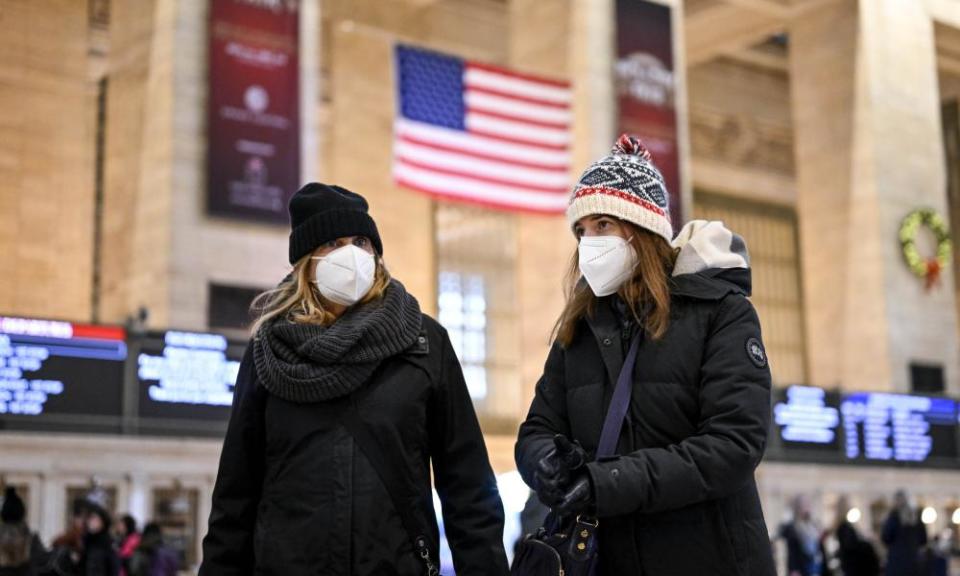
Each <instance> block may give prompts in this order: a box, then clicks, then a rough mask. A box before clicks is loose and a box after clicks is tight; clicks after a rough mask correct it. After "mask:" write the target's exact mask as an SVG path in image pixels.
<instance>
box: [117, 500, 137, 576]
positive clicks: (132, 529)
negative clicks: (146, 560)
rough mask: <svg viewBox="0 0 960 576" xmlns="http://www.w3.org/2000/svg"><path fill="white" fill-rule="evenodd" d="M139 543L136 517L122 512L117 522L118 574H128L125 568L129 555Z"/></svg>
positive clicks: (122, 575)
mask: <svg viewBox="0 0 960 576" xmlns="http://www.w3.org/2000/svg"><path fill="white" fill-rule="evenodd" d="M139 545H140V532H138V531H137V521H136V519H135V518H134V517H133V516H131V515H129V514H124V515H123V517H122V518H121V519H120V522H117V555H118V556H120V576H124V575H126V574H129V571H128V570H127V567H128V564H129V562H130V557H131V556H133V552H134V550H136V549H137V546H139Z"/></svg>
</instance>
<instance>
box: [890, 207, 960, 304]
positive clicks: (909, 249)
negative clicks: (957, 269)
mask: <svg viewBox="0 0 960 576" xmlns="http://www.w3.org/2000/svg"><path fill="white" fill-rule="evenodd" d="M921 226H926V227H927V228H928V229H929V230H930V231H931V232H933V235H934V237H935V238H936V240H937V253H936V255H935V256H933V257H929V258H924V257H923V256H921V255H920V251H919V250H917V244H916V238H917V230H919V228H920V227H921ZM950 245H951V242H950V230H949V229H948V228H947V223H946V222H945V221H944V219H943V217H942V216H940V215H939V214H937V213H936V212H934V211H933V210H930V209H928V208H920V209H918V210H914V211H913V212H910V213H909V214H907V216H906V217H905V218H904V219H903V221H902V222H901V223H900V247H901V249H902V250H903V259H904V260H906V262H907V266H908V267H909V268H910V271H911V272H913V273H914V275H916V276H918V277H920V278H923V279H924V281H925V283H926V287H927V289H928V290H929V289H930V288H931V287H932V286H934V285H935V284H937V282H938V281H939V279H940V271H941V270H943V269H944V268H945V267H947V266H948V265H949V264H950V251H951V246H950Z"/></svg>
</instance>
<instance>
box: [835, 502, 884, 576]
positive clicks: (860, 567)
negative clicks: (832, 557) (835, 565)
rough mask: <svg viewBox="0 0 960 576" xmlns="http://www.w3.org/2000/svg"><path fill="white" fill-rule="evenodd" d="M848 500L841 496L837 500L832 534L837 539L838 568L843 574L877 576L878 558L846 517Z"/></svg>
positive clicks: (872, 548) (868, 542) (878, 571)
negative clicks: (834, 525)
mask: <svg viewBox="0 0 960 576" xmlns="http://www.w3.org/2000/svg"><path fill="white" fill-rule="evenodd" d="M850 508H851V506H850V501H849V499H847V497H846V496H841V497H840V500H839V501H838V502H837V518H836V527H835V528H834V535H835V536H836V539H837V544H838V547H839V549H838V552H837V555H838V557H839V560H840V570H841V572H842V573H843V576H877V574H879V573H880V558H879V557H878V556H877V551H876V550H875V549H874V547H873V544H871V543H870V541H869V540H867V539H866V538H864V537H863V536H861V535H860V532H859V531H858V530H857V528H856V526H854V525H853V523H852V522H850V520H849V519H848V518H847V516H848V514H849V512H850Z"/></svg>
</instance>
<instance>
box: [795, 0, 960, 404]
mask: <svg viewBox="0 0 960 576" xmlns="http://www.w3.org/2000/svg"><path fill="white" fill-rule="evenodd" d="M790 53H791V72H792V74H793V77H792V84H793V98H794V110H795V112H794V120H795V126H796V130H797V168H798V211H799V217H800V226H801V242H802V250H803V259H804V270H803V272H804V282H805V298H806V310H807V318H806V320H807V330H808V334H807V336H808V350H809V353H810V363H811V368H812V369H811V370H810V373H811V375H812V383H814V384H818V385H826V386H831V385H835V384H841V385H842V386H843V387H844V388H848V389H878V390H894V391H908V390H909V388H910V378H909V365H910V363H911V362H915V361H916V362H923V363H934V364H939V365H942V366H943V367H944V370H945V378H946V381H947V385H948V389H950V390H951V391H956V390H957V384H958V382H957V378H958V374H957V360H958V357H957V334H956V329H957V327H956V316H955V314H954V310H955V302H954V296H953V294H954V292H953V276H952V271H951V270H950V269H949V268H948V269H946V270H944V272H943V277H942V280H941V285H940V286H939V287H937V288H934V289H933V290H931V291H929V292H927V291H925V290H924V286H923V283H922V282H921V281H919V280H918V279H917V278H915V277H913V276H912V275H911V274H910V272H909V270H908V269H907V268H906V266H905V264H904V263H903V258H902V256H901V253H900V245H899V241H898V238H897V231H898V228H899V225H900V221H901V220H902V218H903V217H904V216H905V215H906V214H907V213H908V212H909V211H910V210H912V209H914V208H918V207H930V208H933V209H935V210H937V211H939V212H940V213H943V214H945V213H946V193H945V174H944V161H943V150H942V149H941V146H942V144H941V134H940V120H939V114H940V106H939V96H938V94H939V92H938V87H937V77H936V60H935V59H936V51H935V49H934V39H933V23H932V20H931V18H930V15H929V14H928V13H927V10H926V8H925V7H924V5H923V4H922V3H911V2H899V1H896V0H869V1H861V2H860V3H859V5H856V4H855V3H854V1H853V0H843V1H841V2H837V3H834V4H831V5H830V6H828V7H825V8H824V9H823V10H819V11H816V12H811V13H809V14H807V15H806V16H804V17H803V18H802V19H800V20H799V21H797V22H795V23H794V24H793V26H792V28H791V50H790Z"/></svg>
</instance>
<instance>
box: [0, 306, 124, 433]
mask: <svg viewBox="0 0 960 576" xmlns="http://www.w3.org/2000/svg"><path fill="white" fill-rule="evenodd" d="M126 358H127V345H126V342H125V332H124V330H123V329H122V328H119V327H109V326H92V325H86V324H75V323H71V322H62V321H55V320H41V319H29V318H12V317H0V418H2V419H3V425H4V427H7V428H30V429H33V428H37V427H38V425H39V424H42V423H59V424H62V425H63V426H53V428H63V427H66V428H69V427H71V425H77V426H80V427H84V426H86V425H90V426H98V425H104V424H107V423H109V422H111V421H114V422H119V419H120V416H121V414H122V409H123V371H124V362H125V360H126Z"/></svg>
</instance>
